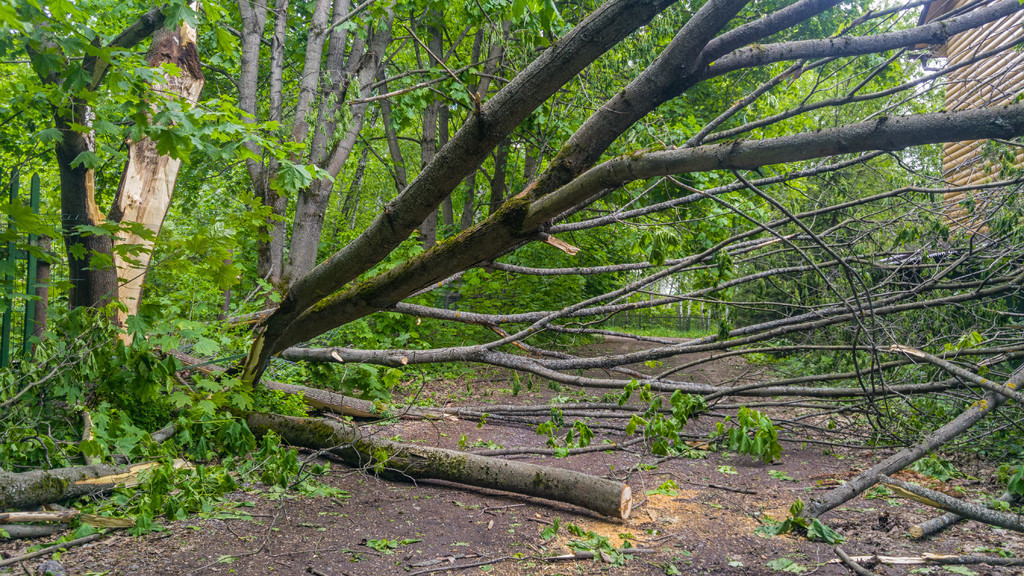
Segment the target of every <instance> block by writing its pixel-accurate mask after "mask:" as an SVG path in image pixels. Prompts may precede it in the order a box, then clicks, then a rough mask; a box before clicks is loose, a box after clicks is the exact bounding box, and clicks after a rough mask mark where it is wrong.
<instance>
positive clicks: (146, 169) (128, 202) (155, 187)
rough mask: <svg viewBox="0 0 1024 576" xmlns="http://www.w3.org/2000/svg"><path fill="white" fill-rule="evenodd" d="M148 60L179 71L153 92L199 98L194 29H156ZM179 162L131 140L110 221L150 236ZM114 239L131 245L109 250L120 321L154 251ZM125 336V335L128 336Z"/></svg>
mask: <svg viewBox="0 0 1024 576" xmlns="http://www.w3.org/2000/svg"><path fill="white" fill-rule="evenodd" d="M148 62H149V65H150V66H154V67H156V66H160V65H162V64H174V65H175V66H177V67H178V69H179V70H181V75H180V76H168V77H166V78H165V81H164V83H163V84H160V85H157V86H154V87H153V88H154V90H155V91H156V92H157V93H163V94H167V95H168V97H173V98H181V99H184V100H187V101H189V102H192V103H195V102H197V101H198V100H199V94H200V93H201V92H202V91H203V85H204V84H205V78H203V71H202V67H201V65H200V63H199V51H198V49H197V47H196V30H195V29H194V28H192V27H191V26H189V25H188V24H182V25H181V26H180V27H179V28H177V29H173V30H169V29H167V28H161V29H159V30H157V31H156V32H155V34H154V36H153V44H152V47H151V48H150V51H149V57H148ZM180 167H181V159H180V158H175V157H173V156H171V155H169V154H160V153H159V152H158V151H157V147H156V142H154V141H152V140H150V139H149V138H143V139H141V140H139V141H137V142H131V143H130V144H129V147H128V165H127V166H125V169H124V173H123V174H122V175H121V184H120V185H119V186H118V190H117V196H116V197H115V199H114V205H113V206H112V207H111V210H110V220H112V221H114V222H119V223H135V224H141V225H142V226H144V227H145V228H146V229H147V230H149V231H150V232H152V234H153V235H154V236H155V235H156V234H158V233H159V232H160V228H161V226H163V222H164V218H165V217H166V216H167V210H168V208H170V205H171V197H172V196H173V194H174V185H175V182H176V181H177V179H178V170H179V168H180ZM117 244H120V245H123V246H130V247H132V248H131V252H130V255H129V256H127V257H124V256H121V255H119V254H118V253H115V254H114V264H115V266H116V268H117V276H118V281H119V282H120V285H119V287H118V294H117V296H118V299H119V300H120V302H121V303H122V304H123V305H124V309H123V310H119V311H118V320H119V321H120V322H121V323H123V322H124V320H125V319H126V318H127V317H128V316H133V315H135V314H137V313H138V310H139V303H140V300H141V298H142V285H143V283H144V282H145V280H146V273H147V271H148V270H149V262H150V259H151V258H152V255H153V241H152V240H150V239H148V238H143V237H141V236H139V235H138V234H135V233H133V232H130V231H122V232H121V233H119V234H118V236H117ZM126 338H130V335H129V336H126Z"/></svg>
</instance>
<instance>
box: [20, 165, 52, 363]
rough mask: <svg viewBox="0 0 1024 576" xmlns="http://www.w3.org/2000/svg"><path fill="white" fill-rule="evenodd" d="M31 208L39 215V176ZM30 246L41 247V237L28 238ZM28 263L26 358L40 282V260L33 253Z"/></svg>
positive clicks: (23, 344) (35, 176)
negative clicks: (38, 268)
mask: <svg viewBox="0 0 1024 576" xmlns="http://www.w3.org/2000/svg"><path fill="white" fill-rule="evenodd" d="M29 206H30V207H31V208H32V213H33V214H37V215H38V214H39V174H33V175H32V186H31V189H30V192H29ZM28 244H29V246H34V247H38V246H39V235H38V234H29V236H28ZM26 259H27V261H28V266H27V268H28V272H27V274H26V276H25V294H28V299H27V300H25V323H24V326H23V328H24V330H23V331H22V336H23V337H22V339H21V351H22V354H23V355H24V356H25V357H29V356H31V355H32V342H31V339H32V336H33V335H34V334H35V323H36V306H37V305H38V304H37V303H36V299H35V296H37V295H38V294H37V293H38V292H39V286H38V284H37V282H38V277H37V274H38V271H37V269H36V268H37V267H38V265H39V259H38V258H36V255H35V254H33V253H32V252H29V253H28V255H27V257H26ZM42 306H43V308H44V310H43V317H44V318H45V315H46V310H45V308H46V302H45V301H44V302H42Z"/></svg>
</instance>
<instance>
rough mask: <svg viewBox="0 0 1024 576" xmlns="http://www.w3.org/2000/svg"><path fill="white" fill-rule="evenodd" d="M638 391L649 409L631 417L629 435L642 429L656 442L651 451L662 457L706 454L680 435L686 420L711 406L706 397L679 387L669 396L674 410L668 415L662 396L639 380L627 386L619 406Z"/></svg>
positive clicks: (627, 426) (647, 436) (671, 408)
mask: <svg viewBox="0 0 1024 576" xmlns="http://www.w3.org/2000/svg"><path fill="white" fill-rule="evenodd" d="M634 391H637V392H638V393H639V396H640V399H641V400H642V401H643V402H644V403H645V404H646V405H647V408H646V409H645V410H644V412H643V413H642V414H639V415H634V416H633V417H632V418H630V421H629V424H627V425H626V434H627V435H632V434H633V433H635V432H636V430H637V429H642V430H643V435H644V437H645V438H647V439H649V440H651V441H652V444H651V451H652V452H654V453H655V454H658V455H661V456H666V455H669V454H679V455H685V456H688V457H691V458H700V457H701V456H702V455H703V454H702V453H701V452H700V451H699V450H696V449H694V448H691V447H690V446H688V445H687V444H686V442H685V441H684V440H683V439H682V437H681V436H680V434H681V433H682V431H683V428H684V427H685V426H686V423H687V422H688V421H689V420H690V419H691V418H693V417H695V416H697V415H699V414H700V413H701V412H703V411H705V410H706V409H707V406H706V404H705V403H704V398H703V397H702V396H695V395H692V394H683V393H682V392H680V391H678V390H677V391H675V392H673V393H672V396H671V397H670V398H669V405H670V411H669V413H668V414H665V413H663V412H662V398H661V396H655V395H653V394H652V393H651V386H650V384H644V385H640V384H639V383H637V382H636V381H635V380H634V381H632V382H630V383H629V384H628V385H626V388H625V390H623V392H622V394H621V395H620V396H619V399H618V403H619V405H620V406H622V405H625V404H626V402H627V401H628V400H629V398H630V397H631V396H632V394H633V392H634Z"/></svg>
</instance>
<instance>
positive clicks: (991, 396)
mask: <svg viewBox="0 0 1024 576" xmlns="http://www.w3.org/2000/svg"><path fill="white" fill-rule="evenodd" d="M1022 383H1024V367H1021V368H1018V369H1017V371H1016V372H1014V373H1013V374H1012V375H1011V376H1010V379H1009V382H1008V383H1007V386H1010V385H1012V386H1013V387H1014V388H1016V387H1019V386H1020V384H1022ZM1004 400H1005V397H1004V396H1002V395H999V394H996V393H994V392H989V393H987V394H985V396H984V398H982V399H981V400H979V401H978V402H975V403H974V404H973V405H972V406H971V407H969V408H968V409H967V410H964V411H963V412H962V413H961V414H960V415H959V416H957V417H956V418H954V419H953V420H952V421H950V422H949V423H948V424H946V425H945V426H942V427H941V428H939V429H938V430H936V431H934V432H932V433H931V434H929V435H928V436H927V437H926V438H925V439H924V440H922V441H921V442H920V443H918V444H916V445H914V446H912V447H910V448H907V449H906V450H901V451H900V452H897V453H896V454H893V455H892V456H890V457H888V458H886V459H885V460H883V461H881V462H879V463H878V464H875V465H874V466H872V467H871V468H869V469H868V470H865V471H864V472H861V473H860V474H859V475H858V476H857V477H856V478H854V479H852V480H850V481H849V482H847V483H846V484H843V485H842V486H839V487H838V488H835V489H833V490H832V491H830V492H828V493H827V494H825V495H823V496H822V497H820V498H817V499H814V500H812V501H811V503H810V504H809V505H808V506H807V508H806V510H805V513H804V515H805V516H807V517H808V518H817V517H819V516H821V515H822V514H824V513H825V512H828V511H829V510H831V509H833V508H835V507H836V506H839V505H841V504H843V503H844V502H846V501H848V500H850V499H851V498H854V497H856V496H857V495H859V494H860V493H862V492H864V491H865V490H867V489H868V488H870V487H872V486H874V485H875V484H877V483H878V478H879V477H880V476H882V475H887V474H894V473H896V472H898V471H900V470H902V469H904V468H906V467H907V466H909V465H910V464H911V463H913V462H915V461H916V460H918V459H920V458H922V457H923V456H924V455H926V454H927V453H928V452H930V451H932V450H934V449H936V448H938V447H939V446H942V445H943V444H945V443H946V442H948V441H949V440H952V439H953V438H956V437H957V436H959V435H960V434H962V433H964V432H966V431H967V430H968V429H970V428H971V426H974V425H975V424H977V423H978V422H979V421H980V420H981V419H982V418H984V417H985V416H988V415H989V414H991V413H992V412H994V411H995V409H996V408H998V407H999V405H1000V404H1001V403H1002V402H1003V401H1004Z"/></svg>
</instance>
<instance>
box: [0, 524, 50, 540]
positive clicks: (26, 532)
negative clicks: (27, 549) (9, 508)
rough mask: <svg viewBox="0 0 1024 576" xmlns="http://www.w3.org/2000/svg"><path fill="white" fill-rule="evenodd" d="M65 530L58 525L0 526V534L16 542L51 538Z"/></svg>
mask: <svg viewBox="0 0 1024 576" xmlns="http://www.w3.org/2000/svg"><path fill="white" fill-rule="evenodd" d="M65 528H66V526H63V525H60V524H0V533H3V532H6V533H7V538H10V539H11V540H17V539H21V538H42V537H43V536H52V535H54V534H56V533H57V532H60V531H61V530H63V529H65Z"/></svg>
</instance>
